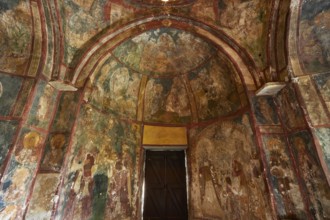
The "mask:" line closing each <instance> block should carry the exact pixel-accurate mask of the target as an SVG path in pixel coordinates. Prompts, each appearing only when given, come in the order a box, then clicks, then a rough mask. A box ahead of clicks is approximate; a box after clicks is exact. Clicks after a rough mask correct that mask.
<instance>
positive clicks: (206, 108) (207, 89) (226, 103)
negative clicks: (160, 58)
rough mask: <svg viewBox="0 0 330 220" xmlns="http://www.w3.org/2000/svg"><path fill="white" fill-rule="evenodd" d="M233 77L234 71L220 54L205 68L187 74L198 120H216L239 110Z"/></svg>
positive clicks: (239, 104)
mask: <svg viewBox="0 0 330 220" xmlns="http://www.w3.org/2000/svg"><path fill="white" fill-rule="evenodd" d="M235 75H236V71H235V70H234V69H233V67H232V66H230V64H229V61H228V60H227V58H225V57H224V56H223V55H222V54H220V53H219V54H218V56H216V57H215V58H214V59H211V60H210V62H208V63H207V64H206V65H205V66H203V67H201V68H200V69H198V70H196V71H193V72H191V73H189V80H190V85H191V87H192V92H193V94H194V96H195V99H196V105H197V110H198V114H199V119H201V120H207V119H211V118H216V117H219V116H223V115H226V114H228V113H230V112H234V111H236V110H238V109H239V107H240V106H241V103H240V100H239V95H238V92H237V88H236V85H235Z"/></svg>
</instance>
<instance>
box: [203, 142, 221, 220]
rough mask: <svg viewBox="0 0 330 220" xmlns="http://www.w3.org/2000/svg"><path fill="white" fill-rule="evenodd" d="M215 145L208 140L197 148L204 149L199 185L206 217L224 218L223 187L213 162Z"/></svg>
mask: <svg viewBox="0 0 330 220" xmlns="http://www.w3.org/2000/svg"><path fill="white" fill-rule="evenodd" d="M213 147H214V146H213V143H212V142H211V141H210V140H208V139H202V140H200V141H199V143H198V144H197V148H199V149H203V151H202V155H200V156H201V160H200V161H199V185H200V193H201V203H202V212H203V215H204V216H205V217H213V218H222V217H223V210H222V204H221V199H220V195H219V194H220V193H219V192H220V191H221V188H222V186H221V185H220V184H219V183H218V177H217V175H216V173H215V171H214V167H213V165H212V161H210V160H209V158H211V155H212V152H211V151H212V150H211V148H213Z"/></svg>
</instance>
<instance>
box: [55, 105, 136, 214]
mask: <svg viewBox="0 0 330 220" xmlns="http://www.w3.org/2000/svg"><path fill="white" fill-rule="evenodd" d="M140 140H141V138H140V126H138V125H136V124H129V123H128V122H124V121H119V120H117V119H116V117H115V116H113V115H111V114H103V113H100V112H99V111H97V110H95V109H93V108H91V106H90V105H89V104H85V105H83V106H82V109H81V112H80V115H79V119H78V125H77V130H76V132H75V134H74V137H73V147H72V150H71V152H70V158H69V163H68V171H67V173H66V174H65V182H64V186H65V187H64V188H63V189H62V191H61V200H60V206H59V209H58V213H57V217H56V218H57V219H90V218H93V219H95V218H96V219H99V218H103V217H104V219H129V218H134V216H135V215H136V214H137V213H136V212H137V207H136V206H135V204H136V201H137V196H138V179H139V175H138V173H139V168H138V167H137V165H138V161H139V157H140V156H139V154H140V149H139V147H138V146H139V144H140ZM78 195H79V197H78ZM78 198H79V199H78ZM105 207H106V208H105Z"/></svg>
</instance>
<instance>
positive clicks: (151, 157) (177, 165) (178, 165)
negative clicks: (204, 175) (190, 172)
mask: <svg viewBox="0 0 330 220" xmlns="http://www.w3.org/2000/svg"><path fill="white" fill-rule="evenodd" d="M144 199H145V200H144V211H143V219H144V220H149V219H159V220H160V219H161V220H169V219H173V220H174V219H177V220H179V219H180V220H185V219H188V211H187V189H186V167H185V151H183V150H180V151H153V150H147V151H146V160H145V196H144Z"/></svg>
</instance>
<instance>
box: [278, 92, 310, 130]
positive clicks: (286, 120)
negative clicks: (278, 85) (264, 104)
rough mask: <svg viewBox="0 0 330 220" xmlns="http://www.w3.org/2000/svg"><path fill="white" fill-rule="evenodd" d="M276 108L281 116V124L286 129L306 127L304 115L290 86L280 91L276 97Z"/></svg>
mask: <svg viewBox="0 0 330 220" xmlns="http://www.w3.org/2000/svg"><path fill="white" fill-rule="evenodd" d="M275 100H276V102H277V106H280V107H279V112H280V115H281V120H282V124H283V125H284V126H285V127H286V128H287V129H288V130H292V129H294V128H299V127H300V128H301V127H305V126H306V122H305V118H304V113H303V111H302V109H301V107H300V105H299V103H298V98H297V96H296V94H295V91H294V88H293V87H292V86H287V87H285V88H284V89H282V90H281V92H280V93H279V94H278V95H277V97H276V99H275Z"/></svg>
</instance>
